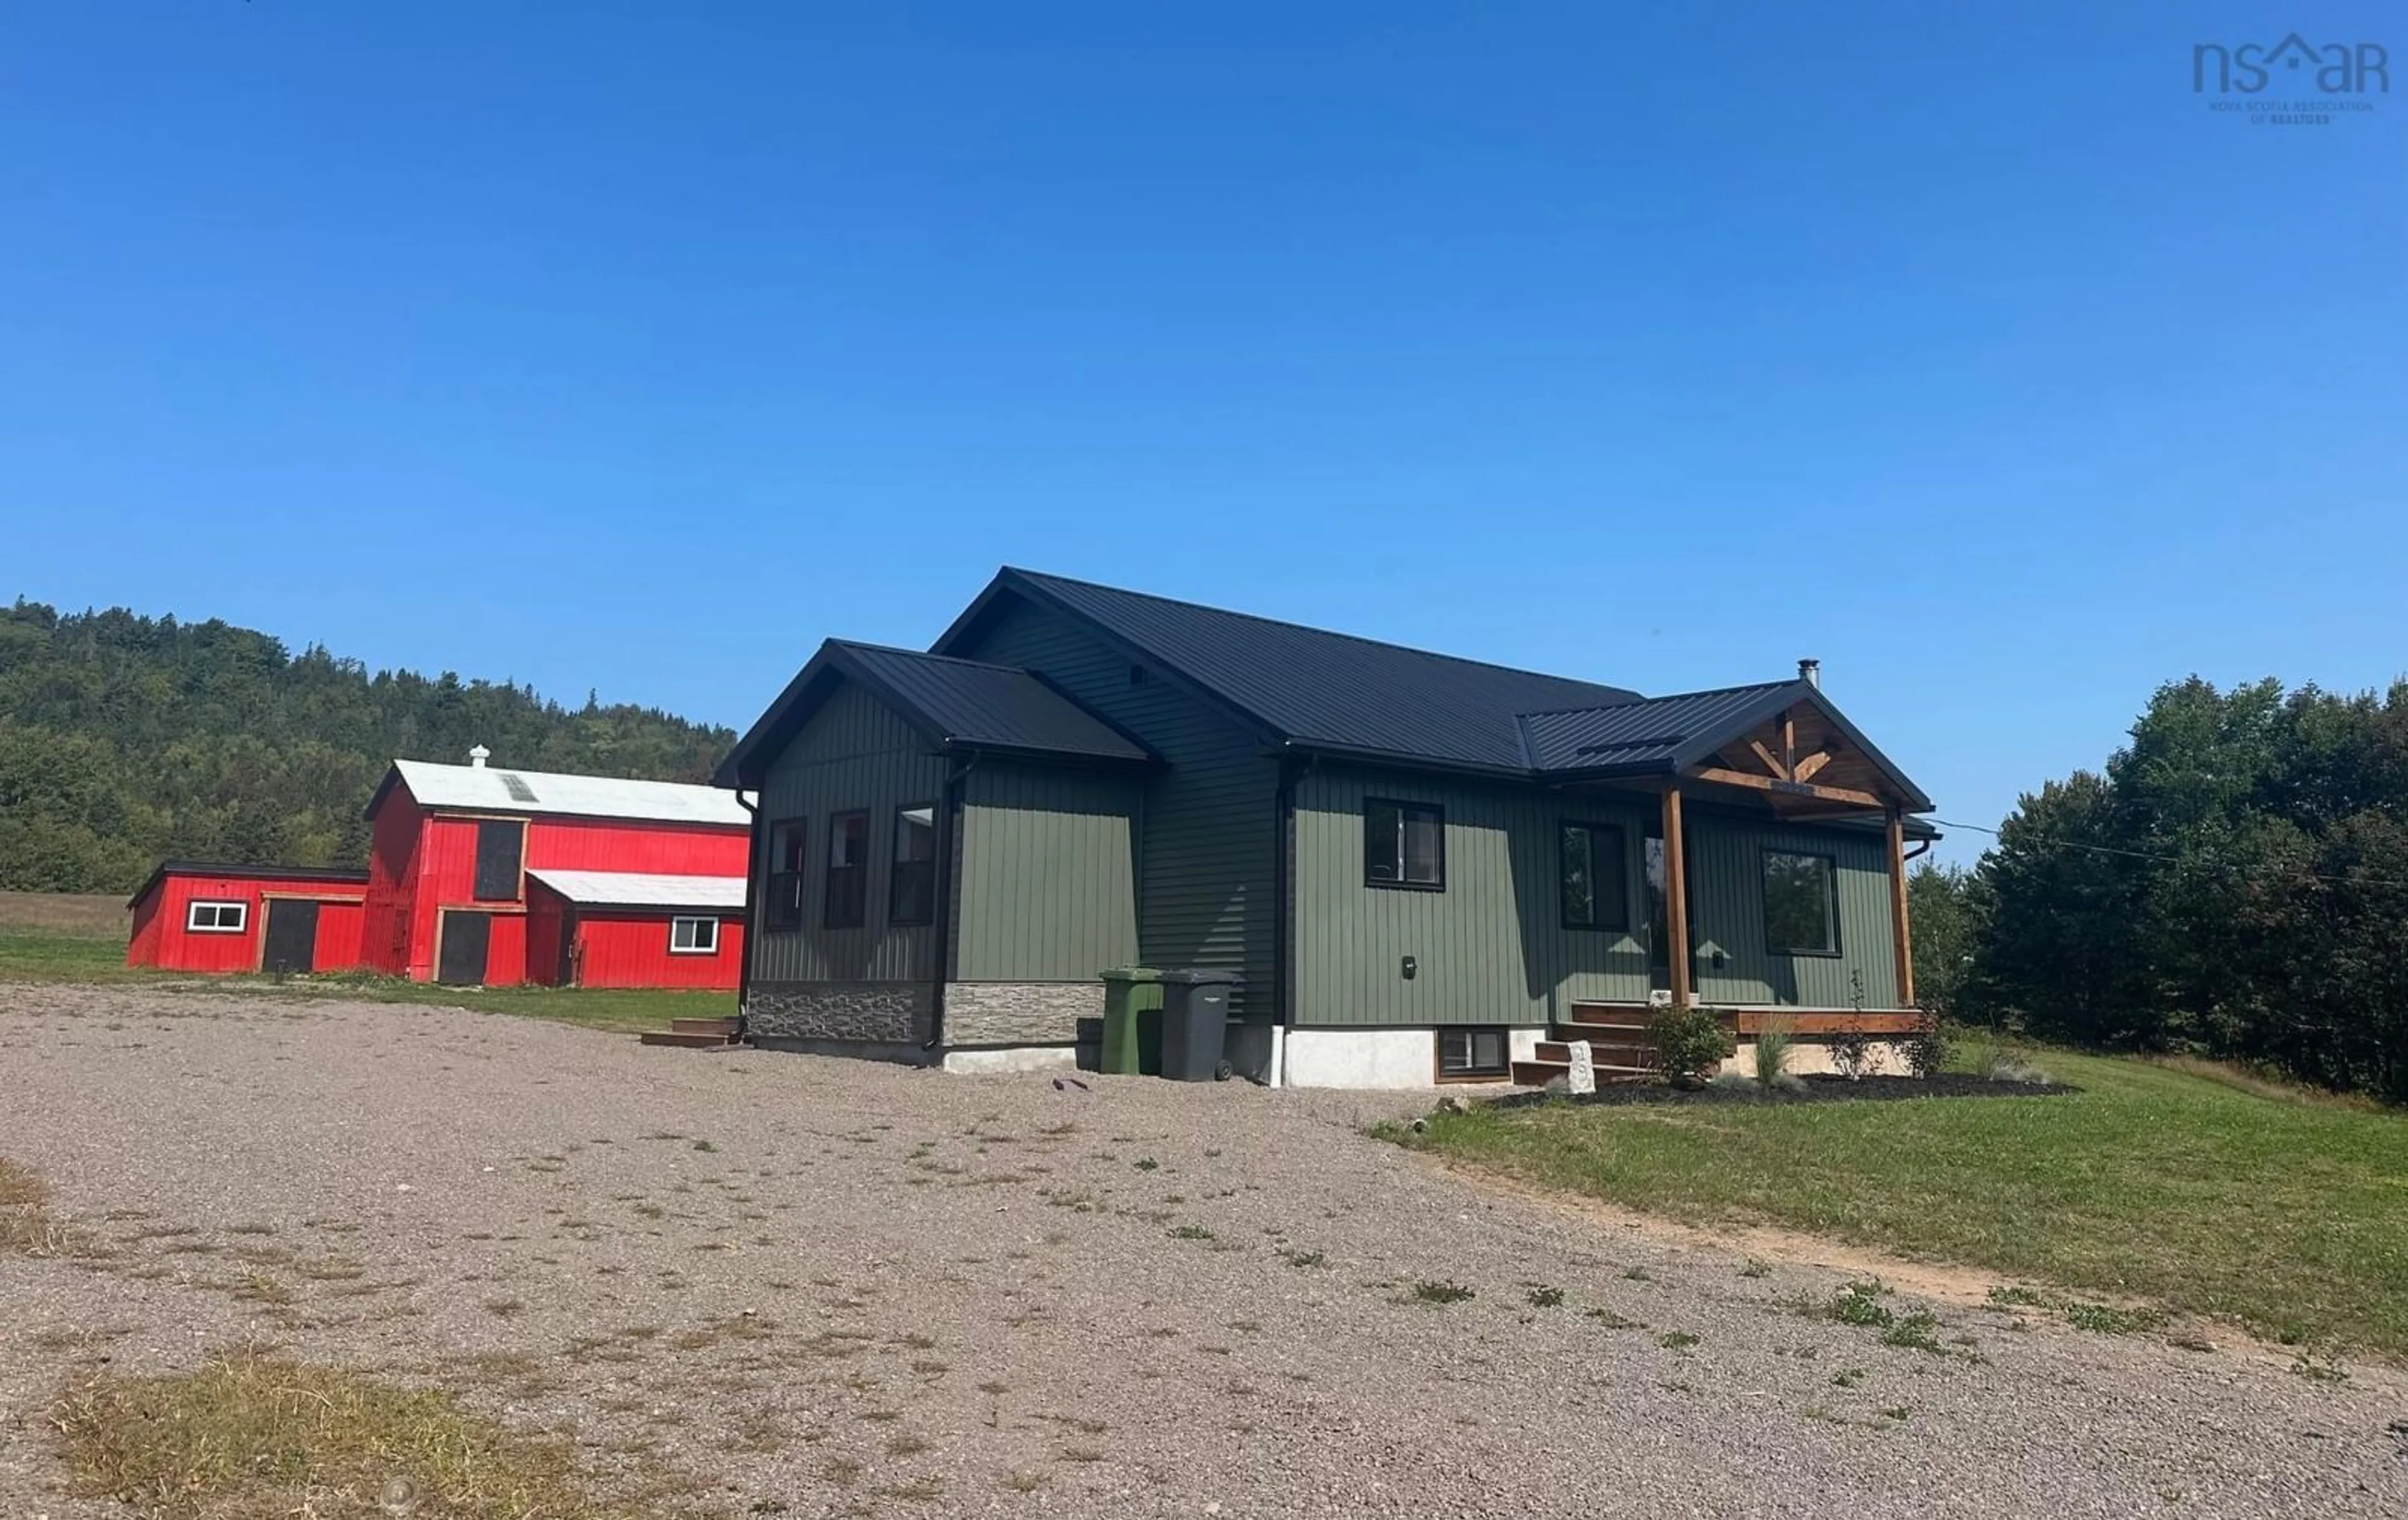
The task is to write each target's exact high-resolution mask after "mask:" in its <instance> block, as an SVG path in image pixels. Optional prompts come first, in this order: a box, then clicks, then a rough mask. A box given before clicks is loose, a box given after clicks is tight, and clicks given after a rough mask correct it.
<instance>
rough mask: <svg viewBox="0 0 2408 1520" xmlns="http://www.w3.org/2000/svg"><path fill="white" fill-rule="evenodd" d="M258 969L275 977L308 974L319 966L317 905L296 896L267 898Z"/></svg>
mask: <svg viewBox="0 0 2408 1520" xmlns="http://www.w3.org/2000/svg"><path fill="white" fill-rule="evenodd" d="M259 968H260V969H261V970H263V971H265V972H268V973H269V974H271V975H275V976H307V975H308V974H309V973H310V972H311V971H314V970H316V969H317V968H318V905H317V904H316V903H314V902H305V901H303V900H302V899H300V898H298V897H270V898H268V899H267V935H266V939H265V940H264V941H263V942H262V945H261V948H260V954H259Z"/></svg>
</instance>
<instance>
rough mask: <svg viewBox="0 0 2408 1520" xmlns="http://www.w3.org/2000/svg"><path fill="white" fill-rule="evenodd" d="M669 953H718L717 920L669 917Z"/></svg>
mask: <svg viewBox="0 0 2408 1520" xmlns="http://www.w3.org/2000/svg"><path fill="white" fill-rule="evenodd" d="M669 954H672V955H716V954H719V920H717V919H715V918H673V919H670V920H669Z"/></svg>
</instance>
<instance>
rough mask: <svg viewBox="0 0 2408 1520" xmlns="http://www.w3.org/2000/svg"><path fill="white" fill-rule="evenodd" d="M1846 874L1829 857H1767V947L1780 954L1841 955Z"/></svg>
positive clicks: (1789, 854)
mask: <svg viewBox="0 0 2408 1520" xmlns="http://www.w3.org/2000/svg"><path fill="white" fill-rule="evenodd" d="M1839 877H1840V873H1839V868H1838V867H1837V865H1836V863H1835V862H1834V861H1833V860H1832V858H1831V857H1830V856H1829V855H1808V854H1799V853H1793V852H1790V851H1786V850H1767V851H1766V852H1765V853H1764V948H1765V949H1767V950H1769V951H1770V952H1771V953H1772V954H1776V955H1836V954H1839V953H1840V881H1839Z"/></svg>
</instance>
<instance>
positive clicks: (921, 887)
mask: <svg viewBox="0 0 2408 1520" xmlns="http://www.w3.org/2000/svg"><path fill="white" fill-rule="evenodd" d="M936 917H937V810H936V808H935V806H934V805H933V804H930V803H925V802H920V803H914V804H912V805H911V806H910V807H906V808H897V809H896V810H895V874H894V875H893V876H892V877H890V878H889V879H888V881H887V887H886V922H887V923H889V924H932V923H934V922H936Z"/></svg>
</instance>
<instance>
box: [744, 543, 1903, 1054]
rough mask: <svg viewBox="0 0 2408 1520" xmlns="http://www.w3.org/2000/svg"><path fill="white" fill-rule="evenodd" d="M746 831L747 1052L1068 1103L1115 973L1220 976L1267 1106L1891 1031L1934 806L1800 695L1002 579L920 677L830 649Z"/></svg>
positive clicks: (767, 769)
mask: <svg viewBox="0 0 2408 1520" xmlns="http://www.w3.org/2000/svg"><path fill="white" fill-rule="evenodd" d="M718 780H719V782H720V784H722V785H724V786H732V787H739V788H742V789H744V790H747V791H750V792H753V793H754V794H756V795H757V798H758V800H757V803H756V804H755V808H756V815H755V819H754V825H753V879H752V886H751V907H750V914H751V924H750V933H749V934H748V935H747V937H746V940H745V948H746V955H747V964H746V968H745V987H744V998H743V1013H744V1028H745V1034H746V1038H747V1039H748V1040H751V1041H752V1042H753V1043H755V1044H758V1045H763V1046H767V1047H772V1048H786V1049H797V1050H814V1051H823V1052H830V1053H839V1054H860V1055H871V1056H879V1057H883V1058H887V1059H895V1060H906V1061H913V1062H926V1063H930V1064H941V1065H944V1066H946V1067H948V1068H953V1069H997V1068H1001V1069H1012V1068H1041V1067H1045V1066H1050V1065H1068V1064H1070V1063H1072V1062H1073V1061H1074V1060H1076V1058H1077V1057H1078V1054H1079V1053H1080V1050H1081V1048H1082V1044H1085V1043H1088V1042H1092V1041H1093V1040H1095V1038H1096V1030H1097V1022H1098V1020H1099V1019H1100V1016H1101V1013H1102V1008H1103V984H1102V982H1100V981H1099V979H1098V976H1097V973H1098V972H1099V971H1100V970H1102V969H1103V968H1110V967H1117V966H1124V965H1133V964H1142V965H1148V966H1154V967H1159V968H1199V969H1210V970H1218V971H1223V972H1226V973H1230V974H1233V975H1234V976H1236V977H1237V978H1238V979H1239V984H1238V986H1237V987H1236V989H1235V991H1234V992H1233V994H1232V997H1231V999H1230V1003H1231V1007H1232V1010H1233V1016H1234V1017H1235V1019H1236V1020H1237V1021H1238V1023H1237V1025H1236V1027H1234V1028H1233V1029H1232V1031H1231V1057H1232V1059H1233V1061H1234V1062H1235V1063H1236V1064H1237V1066H1238V1068H1240V1070H1241V1071H1243V1072H1244V1073H1245V1074H1247V1075H1249V1076H1252V1077H1254V1078H1255V1079H1256V1080H1259V1081H1265V1082H1270V1083H1294V1084H1300V1085H1354V1086H1399V1085H1422V1084H1426V1083H1436V1082H1448V1081H1484V1080H1485V1081H1498V1082H1503V1081H1507V1080H1512V1079H1517V1080H1522V1081H1539V1080H1543V1079H1544V1077H1545V1076H1546V1075H1548V1074H1549V1072H1550V1071H1551V1070H1555V1069H1559V1068H1561V1067H1562V1066H1563V1064H1564V1063H1565V1062H1566V1061H1567V1060H1569V1058H1570V1049H1569V1042H1570V1040H1577V1039H1586V1040H1589V1041H1590V1042H1591V1046H1592V1051H1593V1052H1594V1058H1595V1060H1596V1061H1597V1063H1598V1065H1599V1066H1600V1067H1601V1068H1605V1069H1606V1070H1607V1072H1608V1073H1609V1074H1611V1073H1612V1071H1613V1069H1615V1068H1623V1067H1635V1066H1637V1065H1639V1064H1641V1053H1640V1050H1639V1046H1638V1041H1637V1038H1636V1035H1635V1033H1634V1031H1635V1030H1636V1029H1637V1028H1638V1027H1639V1026H1641V1025H1643V1022H1644V1020H1645V1017H1646V1016H1647V1012H1648V1011H1649V1009H1650V1008H1651V1007H1652V1006H1655V1005H1660V1004H1663V1003H1666V1002H1679V1003H1684V1004H1685V1003H1689V1002H1692V1001H1695V1002H1702V1003H1705V1004H1709V1005H1711V1006H1713V1008H1715V1009H1717V1010H1719V1011H1722V1012H1723V1014H1724V1017H1725V1020H1726V1022H1727V1024H1729V1025H1732V1026H1733V1028H1734V1029H1735V1031H1736V1033H1737V1035H1738V1038H1739V1039H1740V1040H1746V1039H1747V1038H1748V1036H1749V1035H1750V1033H1751V1032H1752V1031H1753V1030H1755V1029H1756V1028H1758V1027H1761V1026H1762V1025H1764V1024H1765V1023H1766V1022H1768V1021H1770V1020H1775V1019H1778V1020H1781V1021H1783V1022H1784V1024H1785V1025H1786V1026H1788V1027H1789V1028H1790V1029H1791V1030H1793V1031H1794V1032H1795V1033H1797V1034H1799V1035H1800V1036H1802V1037H1805V1039H1806V1040H1807V1041H1808V1047H1809V1050H1810V1054H1811V1048H1812V1041H1813V1040H1814V1039H1815V1038H1817V1037H1820V1036H1824V1035H1828V1034H1829V1033H1832V1032H1836V1031H1839V1030H1842V1029H1850V1028H1853V1029H1857V1030H1861V1031H1864V1032H1867V1033H1871V1034H1873V1035H1876V1036H1878V1035H1881V1034H1884V1033H1895V1032H1900V1031H1903V1030H1904V1029H1906V1028H1907V1027H1909V1026H1910V1025H1911V1019H1912V1016H1911V1014H1909V1013H1908V1012H1907V1011H1908V1010H1910V1009H1911V1008H1912V1006H1913V1004H1914V973H1913V968H1912V966H1911V964H1910V962H1909V959H1908V956H1907V953H1906V896H1905V890H1904V861H1905V859H1906V858H1907V851H1908V841H1909V840H1915V841H1918V847H1919V843H1920V841H1922V840H1926V839H1929V838H1931V837H1932V835H1931V830H1930V829H1929V827H1928V825H1924V824H1923V823H1922V822H1921V821H1919V820H1918V819H1916V818H1915V817H1914V814H1917V813H1921V812H1927V811H1928V810H1930V807H1931V802H1930V799H1929V798H1928V797H1926V796H1924V795H1923V793H1922V792H1921V791H1920V790H1919V789H1917V788H1916V787H1915V785H1914V782H1911V781H1909V780H1908V779H1907V778H1906V776H1905V775H1904V774H1903V773H1902V772H1900V771H1899V769H1898V767H1895V766H1893V765H1892V764H1890V762H1889V761H1888V760H1887V759H1885V757H1884V756H1883V755H1882V753H1881V752H1880V751H1878V750H1876V749H1875V748H1874V747H1873V745H1872V743H1871V740H1869V739H1867V738H1865V736H1864V735H1863V734H1861V733H1859V732H1858V731H1857V730H1856V727H1855V726H1854V725H1853V724H1850V723H1849V722H1848V721H1847V719H1846V718H1845V717H1843V716H1842V714H1841V713H1840V711H1839V710H1838V709H1837V708H1836V707H1834V706H1833V705H1832V704H1831V702H1830V701H1829V699H1828V697H1826V696H1825V695H1823V692H1822V689H1821V686H1820V684H1819V681H1818V680H1817V678H1816V673H1815V670H1814V668H1813V663H1812V662H1803V663H1801V665H1800V667H1799V674H1798V675H1797V676H1796V677H1794V678H1791V679H1788V680H1784V681H1769V682H1765V683H1762V684H1757V685H1749V686H1734V687H1729V688H1727V689H1723V690H1719V691H1709V692H1690V693H1684V694H1680V695H1670V696H1656V697H1646V696H1641V695H1640V694H1639V693H1637V692H1633V691H1628V690H1625V689H1623V688H1620V687H1615V686H1606V685H1599V684H1598V683H1595V682H1592V681H1574V680H1570V679H1567V678H1564V677H1559V676H1548V675H1540V674H1536V673H1533V672H1529V671H1523V670H1512V669H1507V668H1505V667H1499V666H1494V665H1487V664H1483V663H1480V662H1477V661H1471V660H1463V659H1456V658H1454V657H1452V656H1449V655H1443V654H1433V653H1427V652H1421V651H1417V650H1409V649H1402V648H1399V647H1398V646H1395V645H1391V644H1383V643H1379V642H1375V641H1372V640H1369V639H1364V638H1352V637H1350V636H1347V635H1344V634H1338V633H1329V632H1325V631H1322V630H1320V629H1314V628H1307V627H1301V626H1298V625H1296V624H1285V623H1277V622H1272V621H1269V620H1268V619H1263V618H1256V617H1250V616H1247V615H1244V614H1242V613H1237V612H1228V611H1223V610H1219V609H1213V608H1208V607H1201V606H1197V605H1195V604H1192V603H1187V602H1181V601H1173V600H1169V599H1168V598H1164V597H1160V596H1152V595H1142V594H1140V593H1137V592H1130V591H1122V590H1116V589H1114V588H1111V587H1108V586H1099V585H1094V584H1090V583H1088V582H1084V581H1070V580H1065V579H1063V578H1060V577H1056V576H1048V575H1039V574H1036V573H1033V572H1030V571H1025V570H1017V569H1011V568H1006V569H1004V570H1002V571H1001V572H999V573H998V574H997V575H996V579H995V581H993V582H992V583H991V584H990V585H989V586H988V587H987V588H986V590H985V591H984V592H983V593H982V594H981V595H980V596H979V597H978V599H977V600H976V601H974V602H973V603H971V605H970V606H969V607H968V609H966V610H965V611H964V612H963V613H962V614H961V616H960V617H958V618H957V619H955V620H954V622H953V626H952V627H950V628H948V629H946V630H945V631H944V633H943V634H942V635H941V636H940V637H939V638H938V639H937V640H936V642H935V643H934V644H933V645H932V646H931V647H930V649H929V650H928V651H927V652H925V653H924V652H916V651H908V650H896V649H885V648H880V647H876V646H871V645H866V644H858V643H852V642H848V641H844V640H836V639H831V640H830V641H828V642H827V643H826V644H824V646H822V648H821V649H820V651H819V652H818V653H817V654H815V655H814V656H813V657H812V659H811V661H810V664H809V665H807V666H805V667H803V669H802V671H801V672H800V673H799V674H798V675H796V678H795V679H794V681H792V682H790V683H789V684H788V685H787V687H786V689H785V690H784V691H783V692H782V693H781V694H780V695H779V696H778V698H777V700H776V701H775V702H774V703H773V704H771V706H770V708H769V710H767V712H766V713H765V714H763V716H762V717H761V719H760V721H759V722H758V723H756V724H754V725H753V728H752V730H751V732H749V733H747V734H746V735H745V736H744V738H743V740H742V741H741V742H740V743H739V744H738V746H737V747H736V750H735V752H734V753H732V754H731V755H730V756H729V758H728V760H727V762H726V764H725V765H724V767H722V769H721V772H720V774H719V778H718Z"/></svg>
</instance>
